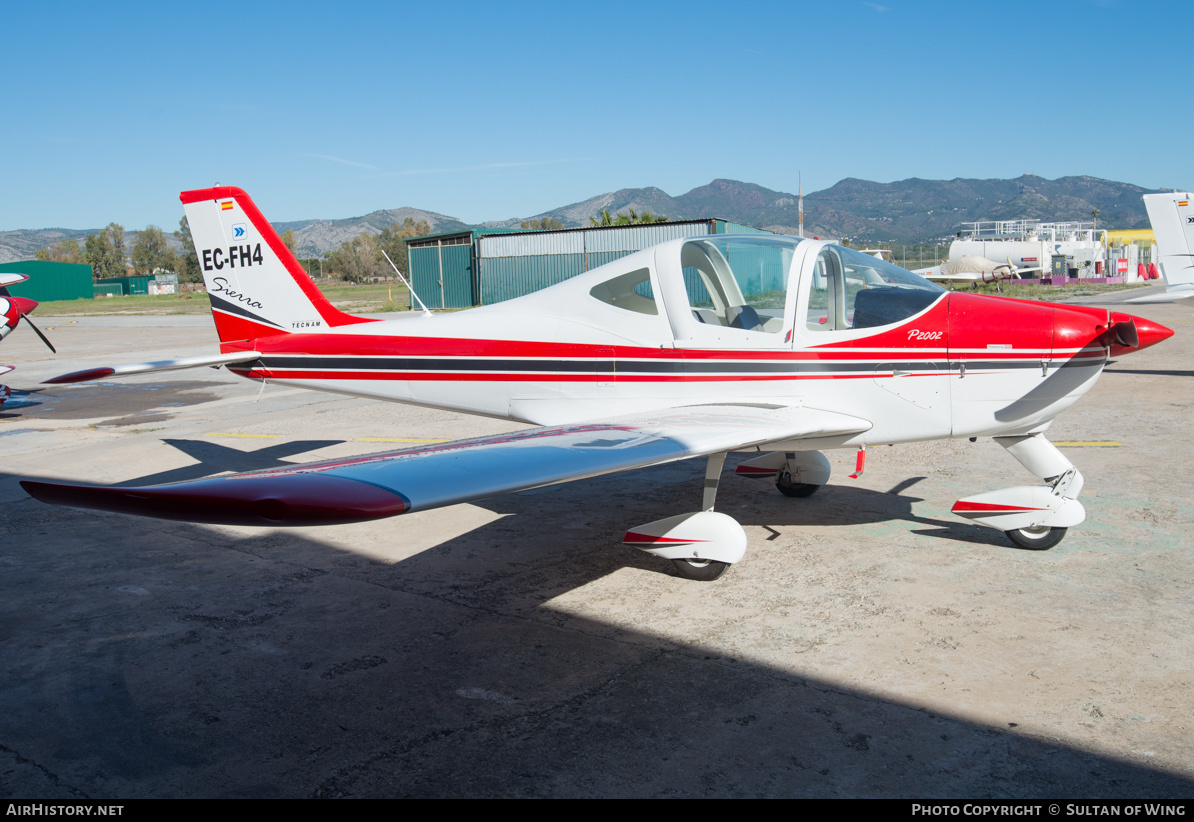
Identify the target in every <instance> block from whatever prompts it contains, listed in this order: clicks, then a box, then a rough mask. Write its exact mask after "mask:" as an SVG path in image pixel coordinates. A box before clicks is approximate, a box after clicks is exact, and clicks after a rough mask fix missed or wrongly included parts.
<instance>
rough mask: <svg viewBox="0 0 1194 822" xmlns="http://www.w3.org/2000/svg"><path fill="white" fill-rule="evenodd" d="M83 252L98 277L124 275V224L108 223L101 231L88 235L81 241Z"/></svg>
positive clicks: (125, 270)
mask: <svg viewBox="0 0 1194 822" xmlns="http://www.w3.org/2000/svg"><path fill="white" fill-rule="evenodd" d="M83 253H84V255H85V256H86V258H87V262H88V263H90V264H91V270H92V272H93V273H94V274H95V276H96V277H97V278H98V279H103V278H105V277H124V276H126V275H127V274H128V261H127V259H126V254H125V246H124V226H121V225H118V224H117V223H108V225H107V226H106V227H105V228H104V229H103V231H101V232H99V233H98V234H91V235H88V237H87V239H86V240H85V241H84V243H83Z"/></svg>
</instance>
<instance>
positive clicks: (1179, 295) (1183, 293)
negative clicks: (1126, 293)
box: [1124, 283, 1194, 303]
mask: <svg viewBox="0 0 1194 822" xmlns="http://www.w3.org/2000/svg"><path fill="white" fill-rule="evenodd" d="M1187 297H1194V285H1190V284H1189V283H1183V284H1181V285H1176V286H1172V287H1170V288H1166V289H1165V290H1164V291H1161V292H1158V293H1156V294H1145V295H1144V296H1143V297H1133V298H1132V299H1130V300H1124V302H1125V303H1169V302H1173V301H1174V300H1184V299H1186V298H1187Z"/></svg>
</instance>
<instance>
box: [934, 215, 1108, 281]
mask: <svg viewBox="0 0 1194 822" xmlns="http://www.w3.org/2000/svg"><path fill="white" fill-rule="evenodd" d="M1106 235H1107V232H1106V231H1099V230H1098V229H1097V228H1096V227H1095V224H1094V223H1089V222H1087V223H1084V222H1068V223H1038V222H1034V221H1032V220H997V221H995V220H992V221H983V222H975V223H963V230H962V231H961V232H960V233H959V235H958V239H956V240H954V241H953V243H951V244H950V247H949V259H951V260H955V259H961V258H962V257H966V256H975V257H983V258H986V259H988V260H993V261H995V262H998V263H1003V262H1007V263H1009V264H1011V265H1012V266H1014V267H1015V268H1017V269H1021V270H1023V269H1039V270H1040V271H1042V272H1044V273H1047V274H1048V275H1049V276H1050V277H1058V278H1080V279H1085V280H1090V279H1105V278H1107V277H1108V276H1109V275H1108V273H1107V270H1106V268H1107V243H1106Z"/></svg>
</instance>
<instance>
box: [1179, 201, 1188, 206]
mask: <svg viewBox="0 0 1194 822" xmlns="http://www.w3.org/2000/svg"><path fill="white" fill-rule="evenodd" d="M1177 204H1178V205H1179V206H1188V205H1189V204H1190V201H1189V200H1178V201H1177Z"/></svg>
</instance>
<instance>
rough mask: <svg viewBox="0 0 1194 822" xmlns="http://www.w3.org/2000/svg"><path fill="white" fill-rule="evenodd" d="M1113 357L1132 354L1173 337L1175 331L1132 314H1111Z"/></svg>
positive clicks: (1115, 312)
mask: <svg viewBox="0 0 1194 822" xmlns="http://www.w3.org/2000/svg"><path fill="white" fill-rule="evenodd" d="M1110 319H1111V331H1112V341H1111V356H1112V357H1120V356H1122V355H1124V354H1131V353H1132V352H1133V351H1139V350H1140V349H1142V348H1148V347H1149V346H1150V345H1156V344H1157V343H1159V342H1161V341H1162V340H1167V339H1169V338H1170V337H1172V336H1173V329H1171V328H1166V327H1165V326H1163V325H1161V324H1160V323H1158V322H1153V321H1152V320H1146V319H1145V318H1144V317H1135V316H1133V315H1131V314H1121V313H1119V312H1118V311H1113V312H1111V318H1110Z"/></svg>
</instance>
